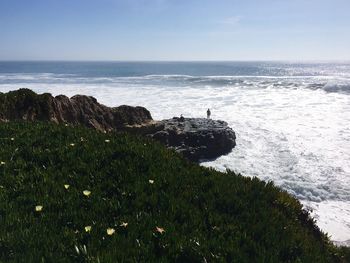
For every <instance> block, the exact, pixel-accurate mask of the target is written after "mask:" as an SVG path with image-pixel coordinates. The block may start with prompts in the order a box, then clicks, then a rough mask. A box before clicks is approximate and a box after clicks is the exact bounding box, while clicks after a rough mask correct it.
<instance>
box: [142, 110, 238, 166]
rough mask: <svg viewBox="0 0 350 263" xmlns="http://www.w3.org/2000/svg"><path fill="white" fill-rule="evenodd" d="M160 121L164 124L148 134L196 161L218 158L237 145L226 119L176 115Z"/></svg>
mask: <svg viewBox="0 0 350 263" xmlns="http://www.w3.org/2000/svg"><path fill="white" fill-rule="evenodd" d="M161 123H162V124H163V125H164V128H163V129H162V130H160V131H157V132H155V133H153V134H150V135H148V136H150V137H152V138H154V139H156V140H158V141H160V142H162V143H164V144H165V145H166V146H168V147H171V148H174V149H175V150H176V151H177V152H180V153H182V154H183V155H184V156H185V157H187V158H188V159H190V160H193V161H198V160H200V159H213V158H217V157H219V156H220V155H223V154H227V153H229V152H230V151H231V150H232V148H234V147H235V145H236V135H235V132H234V131H233V130H232V129H231V128H230V127H229V126H228V125H227V123H226V122H224V121H220V120H211V119H204V118H176V117H174V118H172V119H169V120H163V121H161Z"/></svg>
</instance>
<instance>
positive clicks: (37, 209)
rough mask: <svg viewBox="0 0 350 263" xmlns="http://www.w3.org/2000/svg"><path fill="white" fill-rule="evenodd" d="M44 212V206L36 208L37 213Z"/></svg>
mask: <svg viewBox="0 0 350 263" xmlns="http://www.w3.org/2000/svg"><path fill="white" fill-rule="evenodd" d="M42 210H43V206H42V205H37V206H36V207H35V211H36V212H41V211H42Z"/></svg>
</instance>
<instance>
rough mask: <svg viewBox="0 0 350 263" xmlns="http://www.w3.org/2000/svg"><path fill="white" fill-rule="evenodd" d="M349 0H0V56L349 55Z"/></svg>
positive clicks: (211, 57)
mask: <svg viewBox="0 0 350 263" xmlns="http://www.w3.org/2000/svg"><path fill="white" fill-rule="evenodd" d="M349 12H350V1H349V0H245V1H242V0H0V60H116V61H120V60H123V61H125V60H138V61H140V60H156V61H160V60H174V61H186V60H204V61H210V60H240V61H241V60H292V61H303V60H306V61H310V60H317V61H320V60H342V61H344V60H350V15H349Z"/></svg>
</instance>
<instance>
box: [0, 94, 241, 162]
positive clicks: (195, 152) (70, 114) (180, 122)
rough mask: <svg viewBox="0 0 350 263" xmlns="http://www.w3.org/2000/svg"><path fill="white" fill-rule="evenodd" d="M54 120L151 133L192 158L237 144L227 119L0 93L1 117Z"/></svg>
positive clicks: (213, 154)
mask: <svg viewBox="0 0 350 263" xmlns="http://www.w3.org/2000/svg"><path fill="white" fill-rule="evenodd" d="M11 120H26V121H36V120H39V121H52V122H55V123H69V124H79V125H84V126H87V127H91V128H94V129H97V130H99V131H113V130H114V131H126V132H131V133H137V134H142V135H146V136H148V137H151V138H153V139H155V140H157V141H160V142H161V143H163V144H165V145H166V146H167V147H169V148H173V149H175V150H176V151H177V152H180V153H182V154H183V155H184V156H185V157H187V158H188V159H190V160H193V161H198V160H201V159H212V158H216V157H219V156H220V155H222V154H226V153H228V152H230V151H231V150H232V148H233V147H235V145H236V143H235V139H236V136H235V133H234V131H233V130H232V129H231V128H230V127H228V125H227V123H226V122H224V121H215V120H211V119H200V118H191V119H190V118H173V119H169V120H163V121H154V120H153V119H152V116H151V114H150V112H149V111H148V110H147V109H145V108H143V107H131V106H126V105H122V106H119V107H115V108H110V107H107V106H104V105H102V104H100V103H98V102H97V100H96V99H95V98H93V97H89V96H82V95H76V96H73V97H72V98H68V97H66V96H63V95H59V96H56V97H53V96H52V95H51V94H49V93H45V94H41V95H38V94H36V93H35V92H33V91H31V90H28V89H20V90H17V91H12V92H8V93H0V121H11Z"/></svg>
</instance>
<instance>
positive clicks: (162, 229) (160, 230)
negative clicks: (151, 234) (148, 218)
mask: <svg viewBox="0 0 350 263" xmlns="http://www.w3.org/2000/svg"><path fill="white" fill-rule="evenodd" d="M156 231H157V232H158V233H160V234H163V233H164V232H165V230H164V228H162V227H158V226H156Z"/></svg>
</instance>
